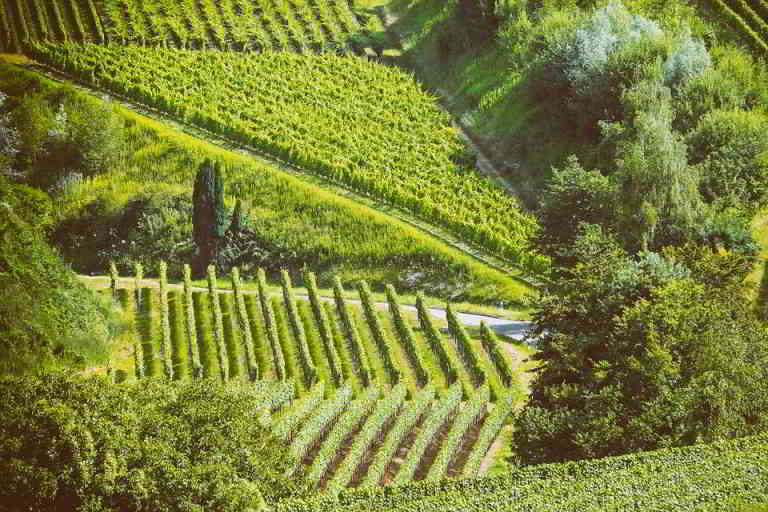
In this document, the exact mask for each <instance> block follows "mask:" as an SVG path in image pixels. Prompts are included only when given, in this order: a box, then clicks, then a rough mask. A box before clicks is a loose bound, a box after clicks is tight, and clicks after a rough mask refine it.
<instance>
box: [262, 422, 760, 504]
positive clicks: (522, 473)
mask: <svg viewBox="0 0 768 512" xmlns="http://www.w3.org/2000/svg"><path fill="white" fill-rule="evenodd" d="M766 485H768V436H766V435H760V436H756V437H751V438H743V439H737V440H734V441H726V442H720V443H714V444H702V445H695V446H691V447H687V448H677V449H670V450H659V451H656V452H644V453H637V454H633V455H626V456H622V457H608V458H604V459H596V460H583V461H577V462H568V463H564V464H542V465H537V466H528V467H522V468H519V469H516V470H512V471H510V472H508V473H505V474H504V475H501V476H497V477H490V478H463V479H456V480H442V481H439V482H434V481H425V482H417V483H412V484H408V485H404V486H402V487H396V488H379V489H354V490H346V491H343V492H341V493H340V494H338V495H335V494H326V495H316V496H314V497H310V498H308V499H305V500H301V499H295V500H287V501H284V502H281V503H276V504H275V506H274V510H276V511H278V512H342V511H343V512H358V511H359V512H363V511H365V512H377V511H381V512H391V511H401V512H406V511H408V512H416V511H418V512H432V511H434V512H473V511H477V512H485V511H488V510H499V511H502V510H503V511H510V512H511V511H518V510H519V511H526V512H527V511H544V510H630V509H632V510H669V511H688V510H701V511H720V510H753V509H751V508H747V507H744V508H736V507H735V505H734V508H731V507H728V506H727V505H726V503H729V502H730V503H734V504H735V503H763V502H764V501H765V488H766ZM754 510H761V509H760V508H754Z"/></svg>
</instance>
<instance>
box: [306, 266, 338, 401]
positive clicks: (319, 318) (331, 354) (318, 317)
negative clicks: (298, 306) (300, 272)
mask: <svg viewBox="0 0 768 512" xmlns="http://www.w3.org/2000/svg"><path fill="white" fill-rule="evenodd" d="M304 280H305V282H306V285H307V294H308V295H309V302H310V305H311V306H312V312H313V313H314V315H315V321H316V323H317V329H318V333H319V334H320V339H321V340H322V342H323V348H324V349H325V355H326V357H327V360H328V365H329V367H330V371H331V375H332V377H333V381H334V384H335V385H336V386H340V385H341V381H342V380H343V377H342V373H341V359H340V358H339V353H338V351H337V350H336V346H335V345H334V343H333V334H332V332H331V326H330V323H329V320H328V315H327V314H326V311H325V309H324V308H323V307H322V306H321V303H320V297H319V295H318V293H317V281H316V278H315V274H313V273H312V272H308V273H307V274H306V275H305V276H304Z"/></svg>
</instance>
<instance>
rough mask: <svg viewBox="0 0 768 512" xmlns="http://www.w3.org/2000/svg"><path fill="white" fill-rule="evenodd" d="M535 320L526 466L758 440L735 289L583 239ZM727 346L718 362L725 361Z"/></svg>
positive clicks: (655, 258) (754, 326)
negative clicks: (718, 286)
mask: <svg viewBox="0 0 768 512" xmlns="http://www.w3.org/2000/svg"><path fill="white" fill-rule="evenodd" d="M576 251H577V252H580V257H579V261H580V263H579V264H578V265H576V266H574V267H573V268H572V269H570V270H569V271H568V272H564V273H563V275H561V276H560V278H559V279H558V281H557V284H556V286H553V287H552V289H551V290H550V292H549V294H548V295H546V296H544V297H543V298H542V302H541V303H540V304H539V307H538V312H537V313H536V315H535V329H534V332H533V333H532V335H533V336H535V337H536V338H537V344H538V346H539V348H540V351H539V352H538V353H537V354H536V355H535V356H534V360H537V361H541V362H543V363H544V364H543V366H542V367H541V369H540V370H538V374H537V376H536V378H535V380H534V382H533V384H532V394H531V399H530V401H529V403H528V405H527V406H526V407H525V408H524V410H523V412H522V413H521V415H520V416H519V417H518V419H517V422H516V431H515V447H516V452H517V453H518V454H519V455H520V456H521V457H522V459H523V460H524V461H525V462H529V463H538V462H547V461H560V460H572V459H581V458H593V457H601V456H606V455H613V454H621V453H629V452H635V451H641V450H651V449H657V448H661V447H668V446H681V445H687V444H692V443H696V442H704V441H712V440H716V439H722V438H725V437H735V436H739V435H747V434H750V433H754V432H759V431H760V429H763V428H765V427H764V425H765V422H766V421H767V420H768V402H766V401H765V389H764V386H765V384H764V383H765V381H766V380H765V378H766V375H765V371H766V370H765V368H766V365H765V361H766V358H767V357H768V338H766V334H765V331H764V330H763V328H762V327H761V326H760V325H759V323H758V322H757V321H756V319H755V318H754V316H753V313H752V308H751V306H750V305H749V304H748V303H747V301H746V300H745V299H743V298H742V297H743V295H742V293H741V292H740V291H739V290H740V288H738V287H733V286H731V287H724V288H721V289H716V288H711V287H710V288H707V287H705V286H704V285H702V284H699V283H696V282H695V281H694V280H693V279H691V272H690V271H689V270H688V269H686V268H684V267H682V265H680V264H679V263H675V262H670V261H668V260H666V259H665V258H664V257H661V256H659V255H655V254H644V255H642V257H640V258H639V259H636V260H630V259H628V258H626V256H625V255H624V253H623V252H622V251H621V250H620V249H618V248H617V247H616V246H615V245H613V246H612V245H611V243H610V242H606V241H604V240H601V238H600V236H599V235H598V234H597V233H594V232H593V233H590V234H588V235H585V236H584V237H582V238H580V239H579V240H577V247H576ZM723 343H727V351H725V350H723V346H724V345H723Z"/></svg>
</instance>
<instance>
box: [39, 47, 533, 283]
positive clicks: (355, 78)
mask: <svg viewBox="0 0 768 512" xmlns="http://www.w3.org/2000/svg"><path fill="white" fill-rule="evenodd" d="M33 53H34V55H35V57H36V58H37V59H39V60H41V61H43V62H46V63H47V64H49V65H51V66H53V67H56V68H58V69H62V70H65V71H67V72H69V73H71V74H73V75H75V76H77V77H78V78H79V79H81V80H84V81H87V82H89V83H91V84H93V85H95V86H98V87H101V88H105V89H107V90H110V91H114V92H117V93H120V94H123V95H125V96H128V97H130V98H131V99H132V100H134V101H138V102H141V103H145V104H148V105H151V106H153V107H156V108H159V109H162V110H164V111H166V112H168V113H171V114H173V115H174V116H176V117H178V118H181V119H184V120H186V121H188V122H191V123H194V124H196V125H198V126H200V127H203V128H206V129H208V130H211V131H213V132H216V133H220V134H224V135H226V136H228V137H230V138H231V139H233V140H235V141H237V142H239V143H242V144H245V145H247V146H250V147H254V148H256V149H258V150H261V151H263V152H266V153H268V154H270V155H272V156H277V157H280V158H283V159H285V160H287V161H290V162H292V163H295V164H298V165H300V166H303V167H305V168H308V169H310V170H313V171H315V172H319V173H322V174H324V175H325V176H327V177H329V178H331V179H333V180H336V181H338V182H341V183H344V184H345V185H346V186H349V187H352V188H354V189H355V190H357V191H359V192H361V193H364V194H368V195H370V196H373V197H376V198H379V199H382V200H385V201H387V202H389V203H391V204H394V205H396V206H398V207H401V208H403V209H405V210H408V211H409V212H411V213H413V214H415V215H417V216H419V217H421V218H423V219H424V220H426V221H429V222H432V223H435V224H437V225H441V226H443V227H445V228H447V229H450V230H451V231H452V232H453V233H454V234H456V235H457V236H460V237H461V238H462V239H464V240H466V241H467V242H470V243H473V244H475V245H477V246H480V247H483V248H484V249H487V250H488V251H490V252H493V253H495V254H497V255H499V256H502V257H505V258H506V259H508V260H510V261H511V262H513V263H517V264H520V265H521V266H524V267H527V268H529V269H531V270H533V271H535V270H537V269H538V270H540V269H541V267H542V263H543V262H542V261H541V259H540V258H539V257H537V256H536V255H535V254H533V253H532V251H531V248H530V245H529V239H530V236H531V235H532V233H533V232H534V229H535V221H534V220H533V218H532V217H530V216H529V215H527V214H525V213H523V212H522V211H521V210H520V207H519V205H518V202H517V200H516V199H515V198H513V197H511V196H509V195H507V194H506V193H505V191H504V190H503V189H502V188H501V187H499V186H498V185H496V184H495V183H492V182H491V181H489V180H488V179H486V178H485V177H483V176H480V175H479V174H478V173H477V172H476V171H475V170H474V169H473V168H472V167H471V166H470V165H468V162H466V155H465V148H464V145H463V143H462V141H461V140H460V139H459V136H458V133H457V131H456V129H455V128H454V127H452V126H451V122H450V117H449V116H448V114H447V113H445V112H444V111H442V110H441V109H440V108H439V106H438V105H437V103H436V101H435V99H434V98H433V97H431V96H430V95H428V94H426V93H424V92H423V91H421V90H420V89H419V88H418V86H417V85H416V83H415V82H414V81H413V80H411V79H410V77H409V76H408V75H406V74H405V73H403V72H402V71H400V70H397V69H395V68H391V67H387V66H383V65H380V64H376V63H373V62H370V61H367V60H365V59H350V58H344V57H338V56H336V55H321V56H299V55H295V54H289V53H262V54H243V53H237V54H231V53H222V52H217V51H202V52H201V51H185V50H172V49H161V48H157V49H153V48H143V47H118V46H109V47H105V46H99V45H93V44H88V45H80V44H75V43H67V44H61V45H58V44H50V43H40V44H37V45H35V50H34V52H33Z"/></svg>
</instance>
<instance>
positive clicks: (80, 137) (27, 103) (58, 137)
mask: <svg viewBox="0 0 768 512" xmlns="http://www.w3.org/2000/svg"><path fill="white" fill-rule="evenodd" d="M22 80H23V79H22ZM29 85H33V84H29ZM33 87H34V86H33ZM32 91H34V88H33V89H32ZM24 92H25V93H27V94H26V95H25V96H24V97H23V98H20V99H17V101H19V104H18V106H17V107H16V108H14V109H13V111H12V112H11V117H12V119H13V122H14V125H15V127H16V129H17V131H18V134H19V139H20V140H19V142H20V145H19V149H20V152H19V155H18V159H17V162H16V164H15V165H14V167H16V168H17V169H18V172H19V174H20V176H21V177H22V178H23V179H24V180H26V181H27V182H29V183H31V184H33V185H35V186H38V187H41V188H43V189H45V190H49V191H52V192H60V191H62V190H64V188H66V186H67V182H68V180H69V181H71V180H77V179H80V178H83V177H88V176H94V175H96V174H100V173H103V172H105V171H106V170H108V169H109V168H110V167H112V166H113V165H115V164H116V163H117V162H118V161H119V160H120V159H121V158H122V156H123V154H124V143H125V136H124V132H123V125H122V122H121V121H120V119H119V118H118V116H117V115H116V113H115V109H114V106H113V105H112V104H111V103H110V102H108V101H99V100H95V99H93V98H90V97H88V96H85V95H82V94H79V93H77V92H75V90H74V89H72V88H59V89H56V90H52V89H44V90H42V91H37V92H32V93H29V92H30V91H24Z"/></svg>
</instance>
